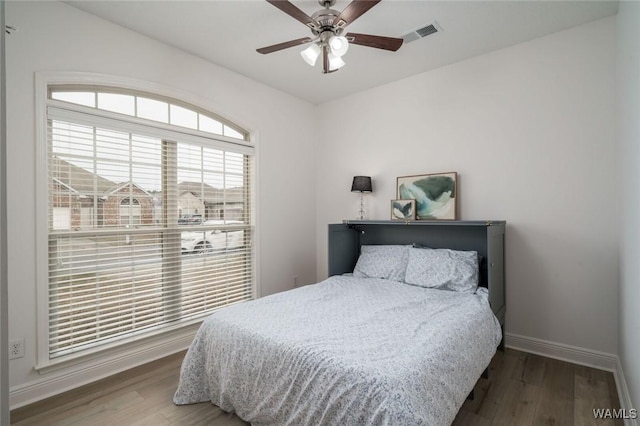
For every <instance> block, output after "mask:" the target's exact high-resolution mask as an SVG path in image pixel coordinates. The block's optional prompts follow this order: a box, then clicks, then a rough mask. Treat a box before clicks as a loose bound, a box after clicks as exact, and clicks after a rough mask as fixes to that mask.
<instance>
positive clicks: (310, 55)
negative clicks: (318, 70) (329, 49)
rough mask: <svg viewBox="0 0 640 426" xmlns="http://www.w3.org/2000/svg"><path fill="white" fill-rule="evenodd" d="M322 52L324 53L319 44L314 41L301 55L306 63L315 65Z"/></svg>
mask: <svg viewBox="0 0 640 426" xmlns="http://www.w3.org/2000/svg"><path fill="white" fill-rule="evenodd" d="M320 53H322V50H320V46H318V45H317V44H316V43H313V44H311V45H310V46H309V47H307V48H306V49H304V50H303V51H302V52H300V55H301V56H302V59H304V61H305V62H306V63H308V64H309V65H311V66H314V65H315V64H316V61H317V60H318V56H320Z"/></svg>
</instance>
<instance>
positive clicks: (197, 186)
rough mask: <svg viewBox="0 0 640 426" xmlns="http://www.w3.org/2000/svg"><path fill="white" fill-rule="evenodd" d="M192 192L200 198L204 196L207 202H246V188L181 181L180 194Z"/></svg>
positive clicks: (179, 185)
mask: <svg viewBox="0 0 640 426" xmlns="http://www.w3.org/2000/svg"><path fill="white" fill-rule="evenodd" d="M187 192H190V193H191V194H193V195H194V196H196V197H198V198H202V200H203V201H204V203H205V204H219V203H222V202H223V201H225V202H226V203H229V202H232V203H242V202H244V188H228V189H219V188H214V187H213V186H211V185H209V184H206V183H202V182H189V181H185V182H180V183H179V184H178V194H180V195H183V194H184V193H187Z"/></svg>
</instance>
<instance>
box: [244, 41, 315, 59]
mask: <svg viewBox="0 0 640 426" xmlns="http://www.w3.org/2000/svg"><path fill="white" fill-rule="evenodd" d="M310 41H313V39H312V38H311V37H303V38H298V39H295V40H290V41H285V42H284V43H278V44H274V45H271V46H266V47H261V48H260V49H256V51H257V52H258V53H262V54H263V55H266V54H267V53H272V52H277V51H278V50H282V49H287V48H289V47H293V46H298V45H301V44H305V43H309V42H310Z"/></svg>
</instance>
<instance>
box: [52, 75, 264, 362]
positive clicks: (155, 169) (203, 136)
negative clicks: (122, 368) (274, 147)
mask: <svg viewBox="0 0 640 426" xmlns="http://www.w3.org/2000/svg"><path fill="white" fill-rule="evenodd" d="M48 93H49V97H48V100H47V113H46V118H47V128H48V131H47V141H46V143H47V176H48V178H47V180H48V183H47V188H48V197H49V201H48V213H47V217H48V227H47V229H48V250H47V251H48V273H47V276H48V282H47V283H46V286H47V289H46V291H47V293H48V297H47V301H48V302H47V306H46V307H43V308H42V309H43V311H44V313H45V315H46V317H47V318H48V329H47V333H46V335H47V338H46V342H41V343H42V344H44V345H45V347H46V348H47V351H46V353H47V357H48V359H49V360H52V359H55V358H58V357H64V356H66V355H70V354H75V353H82V352H83V351H86V350H92V351H93V350H97V349H98V348H100V347H101V346H104V345H112V344H114V343H117V342H118V341H120V340H123V339H130V338H131V337H132V336H143V335H145V334H147V333H149V332H151V331H154V332H157V331H159V330H162V329H168V328H175V327H176V326H178V325H180V324H182V323H188V322H191V321H193V320H194V319H197V318H201V317H203V316H205V315H207V314H209V313H211V312H212V311H214V310H216V309H218V308H220V307H223V306H226V305H229V304H233V303H237V302H241V301H244V300H248V299H250V298H252V297H253V296H252V295H253V282H254V277H253V254H252V239H253V228H252V226H251V223H252V217H251V208H252V200H253V199H254V196H255V194H254V193H253V188H252V185H251V182H252V175H251V171H252V163H253V161H254V158H253V157H254V148H253V146H252V144H251V143H250V141H249V140H248V132H246V131H245V130H243V129H241V128H240V127H238V126H236V125H234V124H233V123H230V122H228V121H226V120H224V119H222V118H221V117H219V116H217V115H215V114H212V113H209V112H207V111H205V110H202V109H200V108H197V107H194V106H190V105H188V104H185V103H182V102H180V101H177V100H170V99H166V98H163V97H159V96H158V97H154V96H153V95H151V94H148V93H137V92H132V91H126V90H114V89H109V88H101V87H82V86H60V87H58V86H50V87H49V91H48Z"/></svg>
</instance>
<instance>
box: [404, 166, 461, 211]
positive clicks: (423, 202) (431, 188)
mask: <svg viewBox="0 0 640 426" xmlns="http://www.w3.org/2000/svg"><path fill="white" fill-rule="evenodd" d="M457 182H458V173H457V172H449V173H432V174H424V175H414V176H400V177H398V178H397V193H396V194H397V195H396V196H397V197H398V198H399V199H410V198H413V199H414V200H416V206H415V210H416V219H417V220H442V219H443V220H455V219H457V216H458V214H457V212H456V207H457V206H456V204H457V198H458V188H457V186H458V183H457Z"/></svg>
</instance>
